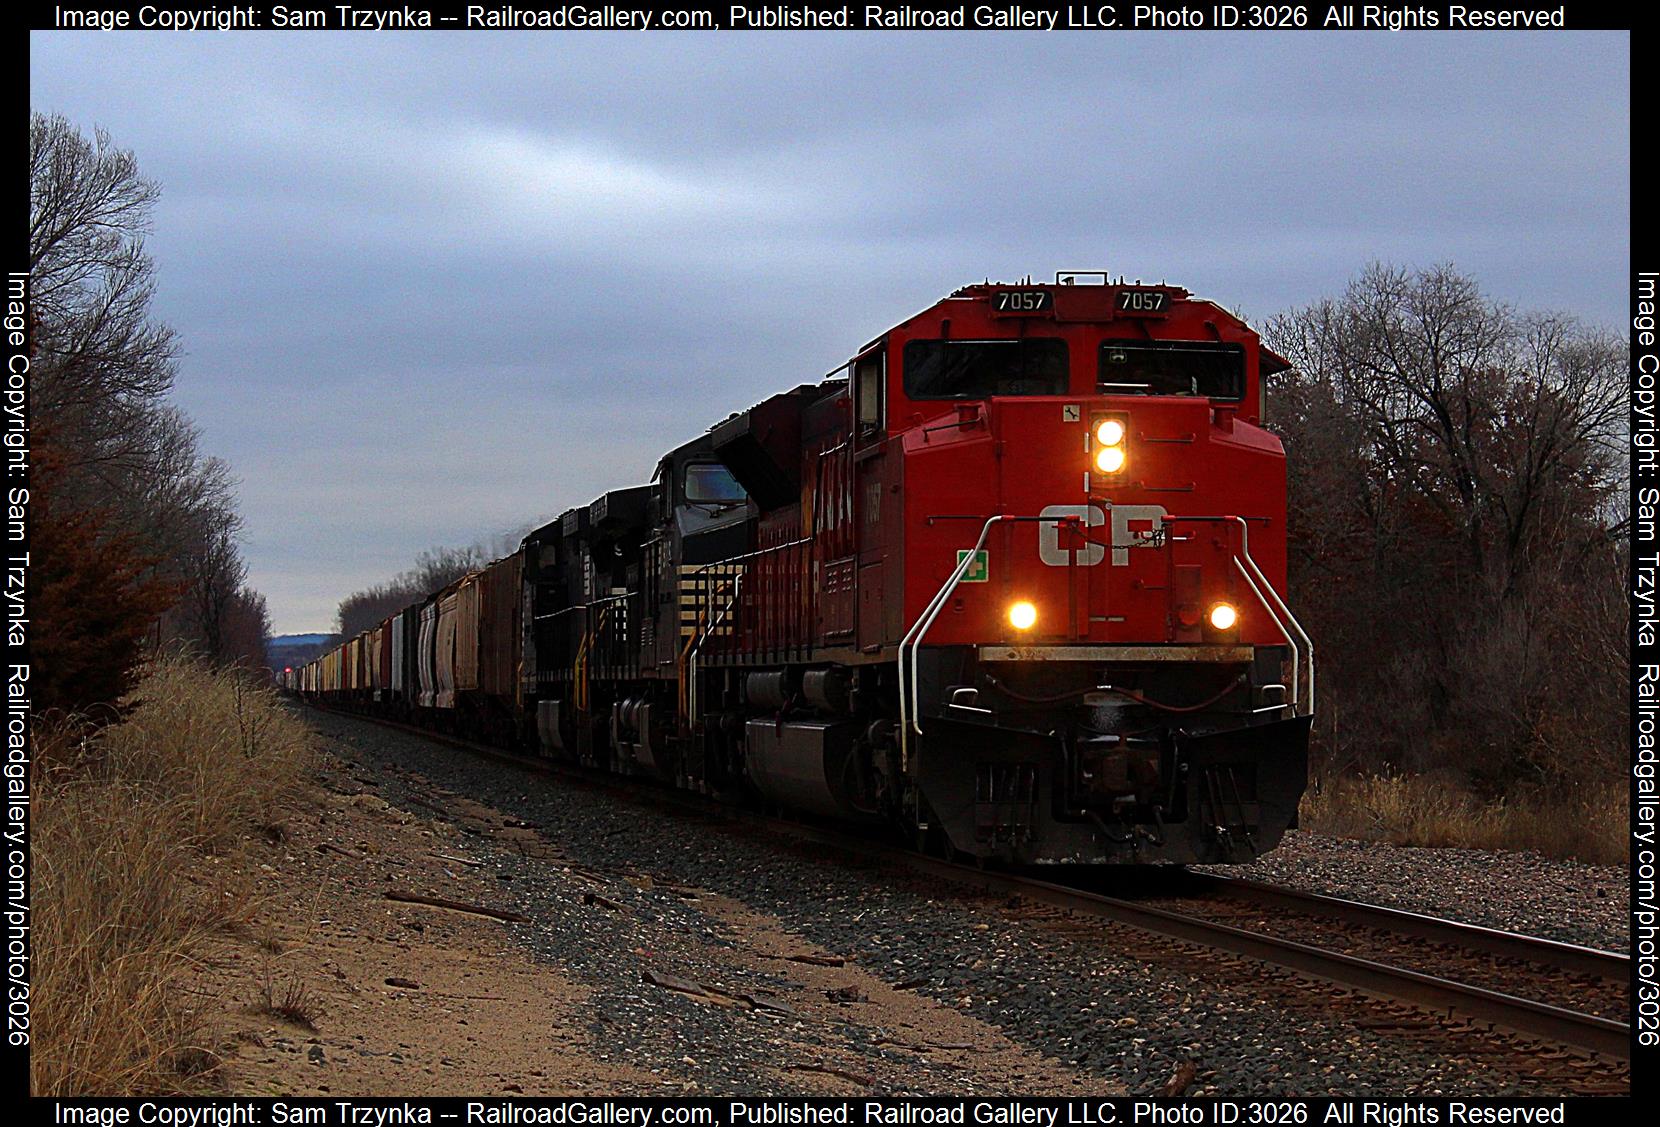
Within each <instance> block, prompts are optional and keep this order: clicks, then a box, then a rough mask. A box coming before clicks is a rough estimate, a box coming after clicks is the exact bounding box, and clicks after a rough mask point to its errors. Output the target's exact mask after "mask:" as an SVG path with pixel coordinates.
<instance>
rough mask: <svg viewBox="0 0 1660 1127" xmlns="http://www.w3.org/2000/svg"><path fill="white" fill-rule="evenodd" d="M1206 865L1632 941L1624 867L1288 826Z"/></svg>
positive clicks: (1529, 927)
mask: <svg viewBox="0 0 1660 1127" xmlns="http://www.w3.org/2000/svg"><path fill="white" fill-rule="evenodd" d="M1207 871H1210V872H1215V873H1220V874H1222V875H1224V876H1238V877H1246V878H1249V879H1251V880H1259V881H1263V882H1264V883H1267V884H1277V885H1283V886H1285V887H1287V888H1296V889H1301V890H1303V891H1305V892H1320V893H1325V894H1326V895H1328V896H1342V897H1346V898H1348V899H1350V900H1363V901H1366V902H1367V903H1370V904H1383V905H1387V906H1388V907H1391V908H1400V909H1403V910H1405V911H1409V912H1422V913H1425V914H1426V915H1432V916H1442V917H1445V918H1447V919H1453V920H1460V921H1462V922H1464V923H1472V924H1480V925H1483V926H1485V927H1497V928H1503V929H1505V930H1507V931H1517V932H1522V933H1525V934H1527V935H1540V936H1544V937H1546V938H1548V939H1555V940H1559V941H1561V942H1564V943H1579V944H1582V945H1584V946H1588V947H1601V948H1604V949H1605V950H1610V951H1621V950H1625V949H1626V948H1627V947H1628V946H1629V944H1630V940H1631V917H1630V909H1631V904H1630V887H1631V871H1630V869H1628V868H1626V867H1625V866H1623V865H1587V864H1583V863H1581V862H1578V861H1558V860H1554V859H1552V858H1549V857H1544V856H1541V855H1540V854H1537V853H1487V852H1483V851H1481V850H1475V849H1425V848H1420V847H1416V846H1398V845H1391V844H1389V843H1388V842H1381V841H1356V840H1353V839H1350V838H1337V837H1326V836H1324V835H1321V834H1315V833H1307V832H1303V831H1298V830H1293V831H1291V832H1290V833H1288V834H1286V835H1285V838H1284V840H1283V841H1281V843H1280V845H1279V848H1277V849H1275V850H1274V851H1273V852H1271V853H1269V854H1267V855H1266V856H1264V857H1261V858H1259V859H1257V860H1256V861H1254V862H1252V863H1251V864H1248V865H1229V866H1216V867H1212V868H1209V869H1208V870H1207Z"/></svg>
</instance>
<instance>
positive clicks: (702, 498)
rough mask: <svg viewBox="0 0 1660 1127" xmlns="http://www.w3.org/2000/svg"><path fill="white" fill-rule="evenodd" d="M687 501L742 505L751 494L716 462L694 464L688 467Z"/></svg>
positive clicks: (701, 503)
mask: <svg viewBox="0 0 1660 1127" xmlns="http://www.w3.org/2000/svg"><path fill="white" fill-rule="evenodd" d="M686 500H688V501H690V502H692V503H693V504H699V505H741V504H743V503H744V502H745V501H747V500H749V494H748V493H745V492H744V487H743V486H741V485H739V484H738V482H737V479H735V478H734V477H733V476H732V471H731V470H729V469H727V468H726V467H725V466H723V465H720V464H718V463H716V462H693V463H692V464H691V465H689V466H687V467H686Z"/></svg>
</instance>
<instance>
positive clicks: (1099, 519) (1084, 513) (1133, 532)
mask: <svg viewBox="0 0 1660 1127" xmlns="http://www.w3.org/2000/svg"><path fill="white" fill-rule="evenodd" d="M1169 515H1170V514H1169V513H1168V512H1167V511H1166V510H1165V508H1164V506H1163V505H1113V506H1111V507H1110V508H1108V509H1106V510H1104V511H1103V510H1102V508H1101V507H1100V506H1099V505H1050V506H1049V507H1048V508H1046V509H1044V510H1043V511H1042V512H1041V513H1039V514H1038V517H1039V518H1040V519H1039V520H1038V559H1040V560H1042V561H1043V562H1044V563H1046V564H1048V565H1049V566H1050V567H1072V566H1074V565H1076V566H1078V567H1094V566H1095V565H1096V564H1098V563H1100V562H1101V560H1102V558H1103V557H1104V556H1105V555H1106V554H1107V545H1106V544H1099V543H1081V541H1082V540H1083V536H1080V532H1083V531H1084V530H1085V529H1089V528H1093V527H1096V526H1098V525H1103V524H1106V523H1107V522H1108V519H1109V517H1110V519H1111V532H1112V536H1111V537H1110V540H1111V543H1112V566H1113V567H1125V566H1127V565H1128V564H1129V562H1130V549H1131V548H1156V547H1158V546H1159V545H1160V544H1162V543H1164V518H1165V517H1167V516H1169ZM1071 520H1076V521H1077V522H1078V523H1079V524H1081V525H1083V526H1084V529H1079V528H1078V527H1077V526H1076V525H1073V526H1072V527H1070V528H1065V529H1063V527H1062V526H1063V525H1065V524H1069V523H1070V521H1071ZM1085 534H1086V535H1087V533H1085Z"/></svg>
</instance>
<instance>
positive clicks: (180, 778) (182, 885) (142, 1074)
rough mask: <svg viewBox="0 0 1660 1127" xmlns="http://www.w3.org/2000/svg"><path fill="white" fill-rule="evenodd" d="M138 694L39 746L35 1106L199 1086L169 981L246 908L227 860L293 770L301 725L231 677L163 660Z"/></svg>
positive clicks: (268, 815)
mask: <svg viewBox="0 0 1660 1127" xmlns="http://www.w3.org/2000/svg"><path fill="white" fill-rule="evenodd" d="M138 698H139V701H140V703H139V704H138V706H137V708H136V709H134V711H133V712H132V714H131V716H130V717H129V718H128V719H127V720H126V721H125V722H124V723H121V724H119V725H116V726H114V727H111V728H108V729H105V730H104V731H102V732H100V733H96V734H93V735H90V736H89V735H87V734H85V733H84V732H83V731H80V730H77V729H74V728H72V727H63V728H60V729H58V730H57V731H56V732H54V733H50V734H48V735H47V737H46V738H45V739H44V740H43V741H42V742H41V745H40V747H39V752H40V754H39V757H38V759H37V763H39V764H43V765H44V766H42V767H41V768H40V770H39V771H38V772H37V778H36V780H35V787H36V793H37V795H38V796H39V803H38V808H37V809H38V814H37V817H36V821H35V826H34V841H33V855H34V874H35V881H36V885H35V896H36V900H35V903H36V918H35V926H36V931H35V950H36V951H37V952H38V955H37V959H36V965H35V972H36V991H35V998H36V1002H37V1006H36V1009H35V1041H34V1044H33V1047H32V1052H31V1054H30V1061H29V1066H30V1086H31V1088H32V1090H33V1092H34V1094H36V1095H42V1096H80V1095H135V1094H151V1093H177V1092H194V1091H200V1090H202V1088H203V1086H204V1085H205V1084H206V1083H207V1082H208V1079H209V1077H210V1075H211V1072H212V1066H213V1064H214V1063H215V1061H216V1058H215V1057H214V1055H213V1053H212V1050H211V1047H210V1045H209V1044H208V1043H207V1036H206V1034H207V1030H206V1029H205V1026H204V1024H203V1018H202V1016H201V1014H200V1013H199V1012H198V1011H199V1010H200V1001H199V1000H198V1002H197V1005H196V1006H195V1007H194V1008H193V1007H192V1005H191V999H190V998H189V997H188V996H187V995H186V994H185V992H184V990H183V989H182V988H181V987H182V983H183V980H184V979H185V976H186V975H187V974H188V973H189V972H190V970H191V969H192V966H193V961H192V960H193V959H194V958H195V957H196V956H197V954H198V952H199V951H200V950H201V948H202V946H203V944H204V942H205V941H207V940H208V939H210V938H211V937H212V936H214V935H215V934H216V933H218V932H220V931H222V930H223V929H225V928H227V927H233V926H245V925H246V923H247V921H248V919H249V918H250V916H251V915H252V913H253V911H254V910H255V907H256V901H255V898H254V896H253V894H252V892H251V890H250V888H249V885H248V882H247V881H246V880H245V879H244V878H243V876H242V874H241V871H240V869H239V866H238V865H237V860H238V853H239V851H240V849H241V848H242V843H243V842H244V841H245V840H246V839H247V838H248V837H249V836H250V835H251V834H253V833H255V832H257V831H258V828H259V827H260V826H270V825H276V824H279V819H278V817H277V816H276V808H277V804H278V803H279V802H281V801H282V800H283V798H284V797H285V796H287V795H288V794H290V793H292V791H293V789H294V787H295V784H296V783H297V781H298V780H299V778H300V774H301V771H302V770H303V768H304V766H305V764H306V762H307V761H308V756H309V751H308V746H309V744H308V736H307V730H306V728H305V727H304V726H303V725H302V724H301V723H300V722H299V721H298V720H296V719H294V718H293V717H292V716H290V715H289V714H288V713H286V712H285V711H283V710H282V709H281V708H280V707H279V706H278V705H277V703H276V699H275V697H274V696H273V695H272V694H270V693H269V692H267V691H264V690H262V689H258V688H254V687H252V686H251V685H250V684H249V683H248V682H247V681H246V680H245V679H244V678H243V677H241V676H239V675H237V674H235V673H231V672H227V671H215V670H208V669H205V668H203V667H201V666H199V665H196V664H194V663H191V662H189V661H186V660H183V659H169V660H166V661H163V662H161V663H159V664H158V665H156V666H155V667H154V668H153V669H152V670H151V672H150V673H149V675H148V676H147V677H146V678H145V679H144V681H143V682H142V684H141V685H140V687H139V691H138ZM209 855H211V858H210V857H209Z"/></svg>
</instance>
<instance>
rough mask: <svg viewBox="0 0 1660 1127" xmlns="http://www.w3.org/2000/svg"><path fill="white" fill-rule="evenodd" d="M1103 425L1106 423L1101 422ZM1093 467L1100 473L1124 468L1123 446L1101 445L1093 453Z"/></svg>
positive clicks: (1115, 471) (1113, 471) (1114, 471)
mask: <svg viewBox="0 0 1660 1127" xmlns="http://www.w3.org/2000/svg"><path fill="white" fill-rule="evenodd" d="M1102 425H1103V426H1105V425H1106V424H1104V423H1103V424H1102ZM1095 468H1096V469H1098V470H1100V471H1101V472H1102V473H1117V472H1118V471H1119V470H1121V469H1123V468H1124V448H1123V447H1122V446H1103V447H1101V449H1100V450H1098V451H1096V453H1095Z"/></svg>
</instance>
